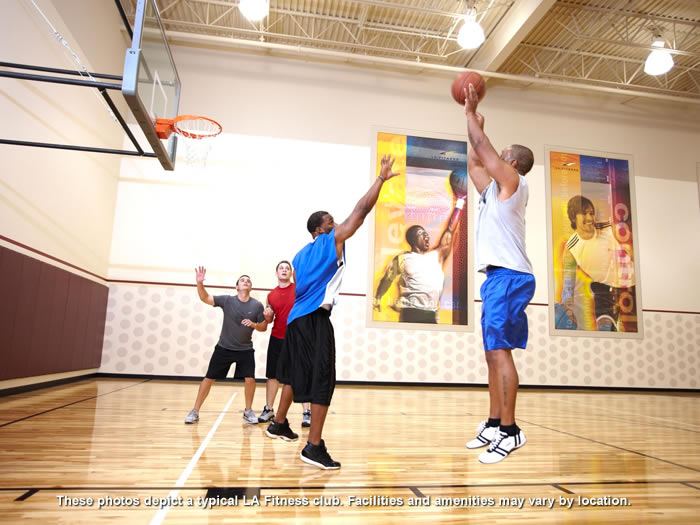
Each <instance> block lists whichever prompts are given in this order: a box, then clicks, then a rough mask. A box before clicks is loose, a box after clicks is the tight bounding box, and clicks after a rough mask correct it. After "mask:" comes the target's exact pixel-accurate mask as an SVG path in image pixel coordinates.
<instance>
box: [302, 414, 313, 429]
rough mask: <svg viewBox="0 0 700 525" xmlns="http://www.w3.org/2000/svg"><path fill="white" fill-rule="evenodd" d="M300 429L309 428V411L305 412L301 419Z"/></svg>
mask: <svg viewBox="0 0 700 525" xmlns="http://www.w3.org/2000/svg"><path fill="white" fill-rule="evenodd" d="M301 426H302V428H309V427H310V426H311V411H310V410H305V411H304V415H303V416H302V418H301Z"/></svg>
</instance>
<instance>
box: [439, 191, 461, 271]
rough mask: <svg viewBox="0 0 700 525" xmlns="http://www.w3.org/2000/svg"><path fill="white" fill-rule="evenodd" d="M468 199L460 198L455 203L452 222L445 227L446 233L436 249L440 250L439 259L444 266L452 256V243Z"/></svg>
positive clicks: (444, 232) (451, 217) (441, 237)
mask: <svg viewBox="0 0 700 525" xmlns="http://www.w3.org/2000/svg"><path fill="white" fill-rule="evenodd" d="M465 200H466V198H465V197H459V198H458V199H457V202H456V203H455V207H454V209H453V210H452V215H451V216H450V220H449V221H448V223H447V226H446V227H445V231H443V232H442V235H441V236H440V241H439V243H438V245H437V246H436V248H435V249H437V250H438V258H439V259H440V262H441V263H443V264H444V262H445V261H446V260H447V258H448V257H449V256H450V252H451V251H452V241H453V240H454V231H455V230H456V229H457V225H458V224H459V221H460V219H461V218H462V210H463V209H464V203H465Z"/></svg>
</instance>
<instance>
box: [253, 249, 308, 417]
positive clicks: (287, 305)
mask: <svg viewBox="0 0 700 525" xmlns="http://www.w3.org/2000/svg"><path fill="white" fill-rule="evenodd" d="M275 271H276V273H277V287H276V288H275V289H274V290H272V291H271V292H270V293H269V294H268V295H267V308H265V312H264V314H265V319H266V320H267V322H268V323H271V322H272V320H273V319H274V321H275V324H274V325H273V326H272V335H271V336H270V343H269V346H268V347H267V369H266V371H265V375H266V376H267V392H266V402H267V404H266V405H265V408H264V409H263V411H262V413H261V414H260V417H259V418H258V421H259V422H260V423H265V422H267V421H270V420H272V418H273V417H274V416H275V411H274V410H273V409H272V407H273V406H274V404H275V397H277V390H278V389H279V381H278V380H277V378H278V374H277V361H278V360H279V356H280V352H282V351H284V350H283V343H284V335H285V333H286V332H287V316H288V315H289V311H290V310H291V309H292V306H294V296H295V286H294V283H293V282H292V265H291V264H290V262H289V261H280V262H279V263H278V264H277V268H276V270H275ZM301 426H302V427H305V428H306V427H310V426H311V407H310V406H309V403H304V415H303V419H302V422H301Z"/></svg>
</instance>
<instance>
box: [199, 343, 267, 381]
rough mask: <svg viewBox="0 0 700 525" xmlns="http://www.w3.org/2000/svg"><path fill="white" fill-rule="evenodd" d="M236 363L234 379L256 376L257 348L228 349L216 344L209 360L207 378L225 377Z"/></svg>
mask: <svg viewBox="0 0 700 525" xmlns="http://www.w3.org/2000/svg"><path fill="white" fill-rule="evenodd" d="M234 363H236V371H235V372H234V373H233V378H234V379H241V378H244V377H253V378H254V377H255V350H227V349H226V348H224V347H222V346H219V345H216V347H214V353H213V354H212V355H211V359H210V360H209V368H208V369H207V374H206V376H205V377H206V378H207V379H225V378H226V375H227V374H228V371H229V369H230V368H231V365H232V364H234Z"/></svg>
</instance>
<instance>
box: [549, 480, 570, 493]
mask: <svg viewBox="0 0 700 525" xmlns="http://www.w3.org/2000/svg"><path fill="white" fill-rule="evenodd" d="M552 487H554V488H555V489H559V490H561V491H562V492H566V493H567V494H575V492H572V491H570V490H569V489H567V488H565V487H562V486H561V485H560V484H559V483H552Z"/></svg>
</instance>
